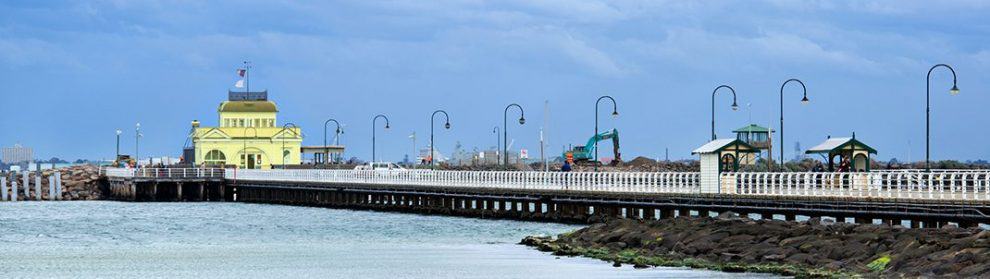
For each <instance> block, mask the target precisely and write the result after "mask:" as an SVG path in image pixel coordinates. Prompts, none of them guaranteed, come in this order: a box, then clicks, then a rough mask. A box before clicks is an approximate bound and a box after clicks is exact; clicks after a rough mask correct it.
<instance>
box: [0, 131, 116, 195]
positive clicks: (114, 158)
mask: <svg viewBox="0 0 990 279" xmlns="http://www.w3.org/2000/svg"><path fill="white" fill-rule="evenodd" d="M122 133H124V131H121V130H120V129H117V157H113V161H114V162H117V160H118V159H120V134H122ZM0 187H2V186H0Z"/></svg>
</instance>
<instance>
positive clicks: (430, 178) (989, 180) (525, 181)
mask: <svg viewBox="0 0 990 279" xmlns="http://www.w3.org/2000/svg"><path fill="white" fill-rule="evenodd" d="M101 173H102V174H104V175H107V176H117V177H135V176H137V177H149V178H150V177H190V176H200V177H219V176H222V177H224V178H225V179H228V180H231V181H276V182H278V181H284V182H317V183H350V184H365V185H406V186H421V187H433V188H441V187H474V188H502V189H521V190H525V189H532V190H563V191H589V192H615V193H684V194H691V193H700V191H701V182H700V176H701V175H700V173H697V172H598V173H593V172H523V171H433V170H239V169H227V170H223V169H139V170H133V169H113V168H108V169H103V170H101ZM718 178H719V179H718V181H719V182H718V183H719V184H718V192H717V193H720V194H729V195H750V196H809V197H811V196H816V197H847V198H910V199H926V200H982V201H990V170H972V171H970V170H951V171H941V170H940V171H920V170H906V171H873V172H860V173H829V172H784V173H779V172H778V173H774V172H739V173H722V174H720V175H719V177H718Z"/></svg>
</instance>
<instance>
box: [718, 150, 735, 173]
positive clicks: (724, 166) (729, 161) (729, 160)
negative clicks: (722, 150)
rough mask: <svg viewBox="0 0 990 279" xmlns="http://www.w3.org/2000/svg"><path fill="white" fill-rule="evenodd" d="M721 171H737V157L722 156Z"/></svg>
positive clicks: (730, 155)
mask: <svg viewBox="0 0 990 279" xmlns="http://www.w3.org/2000/svg"><path fill="white" fill-rule="evenodd" d="M719 170H720V171H722V172H731V171H736V156H732V154H725V155H722V162H721V165H720V167H719Z"/></svg>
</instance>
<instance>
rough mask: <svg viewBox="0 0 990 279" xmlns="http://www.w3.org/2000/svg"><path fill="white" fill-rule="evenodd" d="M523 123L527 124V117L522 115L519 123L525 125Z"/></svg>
mask: <svg viewBox="0 0 990 279" xmlns="http://www.w3.org/2000/svg"><path fill="white" fill-rule="evenodd" d="M523 124H526V118H522V117H520V118H519V125H523Z"/></svg>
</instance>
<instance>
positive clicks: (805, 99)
mask: <svg viewBox="0 0 990 279" xmlns="http://www.w3.org/2000/svg"><path fill="white" fill-rule="evenodd" d="M808 102H811V100H808V96H804V98H801V104H804V105H807V104H808Z"/></svg>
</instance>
